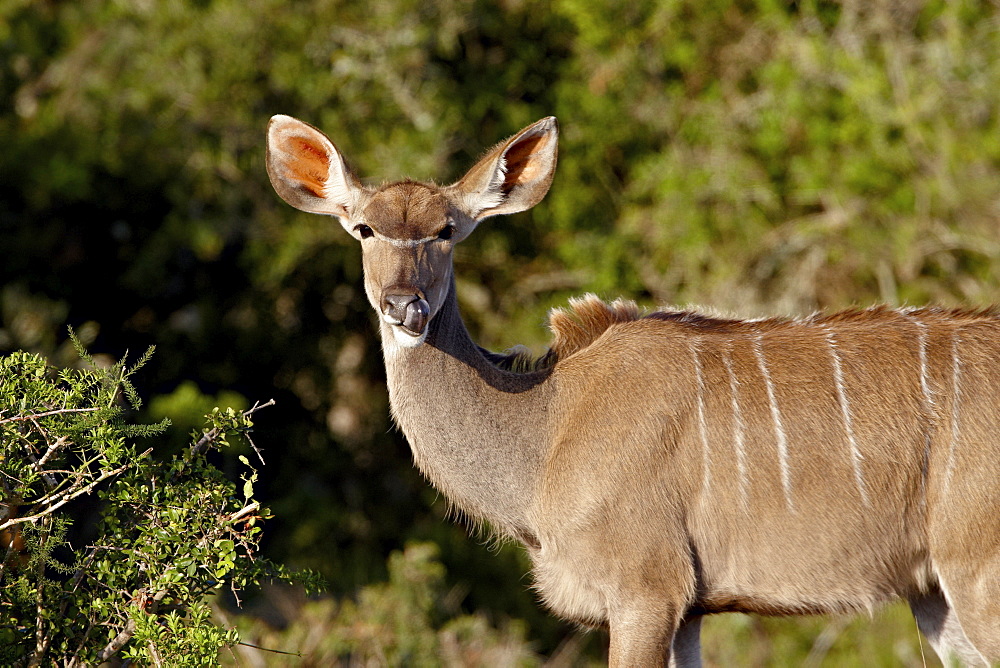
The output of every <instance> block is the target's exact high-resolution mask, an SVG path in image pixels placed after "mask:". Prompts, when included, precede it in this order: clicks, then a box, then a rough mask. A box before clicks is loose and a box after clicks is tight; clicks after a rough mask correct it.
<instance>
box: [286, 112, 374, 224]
mask: <svg viewBox="0 0 1000 668" xmlns="http://www.w3.org/2000/svg"><path fill="white" fill-rule="evenodd" d="M267 175H268V176H269V177H271V185H273V186H274V190H275V191H276V192H277V193H278V195H279V196H281V199H283V200H285V201H286V202H288V203H289V204H291V205H292V206H294V207H295V208H296V209H301V210H303V211H308V212H310V213H325V214H331V215H334V216H338V217H340V218H341V222H342V223H344V222H346V219H348V218H350V216H351V213H352V211H353V209H354V205H355V203H356V202H357V199H358V196H359V195H360V193H361V192H362V191H363V190H364V188H363V186H362V185H361V183H360V182H359V181H358V179H357V177H355V176H354V174H353V173H352V172H351V170H350V169H349V168H348V167H347V163H346V162H344V159H343V158H342V157H341V155H340V152H339V151H338V150H337V147H336V146H334V145H333V142H332V141H330V140H329V138H327V136H326V135H325V134H323V133H322V132H320V131H319V130H317V129H316V128H314V127H313V126H311V125H309V124H308V123H303V122H302V121H300V120H297V119H295V118H292V117H291V116H281V115H278V116H273V117H272V118H271V122H270V123H268V126H267Z"/></svg>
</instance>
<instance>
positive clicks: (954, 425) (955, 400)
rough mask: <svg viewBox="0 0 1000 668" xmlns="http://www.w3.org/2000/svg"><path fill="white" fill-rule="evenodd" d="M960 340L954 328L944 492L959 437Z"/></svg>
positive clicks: (960, 395) (946, 489)
mask: <svg viewBox="0 0 1000 668" xmlns="http://www.w3.org/2000/svg"><path fill="white" fill-rule="evenodd" d="M961 342H962V337H961V335H960V334H959V332H958V331H957V330H956V331H955V333H954V334H952V336H951V444H950V445H949V448H948V468H946V469H945V472H944V489H945V493H946V494H947V492H948V484H949V483H950V482H951V473H952V469H954V467H955V448H956V447H957V445H958V441H959V439H960V438H961V424H960V422H959V412H960V409H961V403H962V393H961V387H960V381H961V379H962V360H961V359H960V358H959V356H958V344H959V343H961Z"/></svg>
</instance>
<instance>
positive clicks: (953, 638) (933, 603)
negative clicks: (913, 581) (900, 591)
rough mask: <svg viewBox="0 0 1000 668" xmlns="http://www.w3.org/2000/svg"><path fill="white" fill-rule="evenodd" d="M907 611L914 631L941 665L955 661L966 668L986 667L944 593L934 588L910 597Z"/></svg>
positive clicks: (985, 661) (986, 661) (987, 662)
mask: <svg viewBox="0 0 1000 668" xmlns="http://www.w3.org/2000/svg"><path fill="white" fill-rule="evenodd" d="M909 602H910V610H912V611H913V616H914V617H915V618H916V620H917V627H918V628H919V629H920V632H921V633H923V634H924V636H925V637H926V638H927V641H928V642H929V643H930V644H931V647H933V648H934V651H935V652H936V653H937V655H938V657H939V658H940V659H941V661H942V663H944V664H945V665H948V664H949V662H950V661H952V660H955V659H958V660H959V661H961V662H962V664H963V665H966V666H988V665H989V661H988V660H987V659H986V657H984V656H983V654H982V652H980V651H979V649H977V648H976V646H975V645H973V644H972V642H971V641H970V640H969V638H968V636H967V635H966V633H965V629H964V628H963V627H962V624H961V623H960V622H959V619H958V615H957V614H956V613H955V609H954V608H953V607H952V606H951V605H949V603H948V600H947V599H946V598H945V596H944V593H943V592H942V591H941V590H940V589H939V588H937V587H934V588H933V589H931V590H930V591H928V592H927V593H925V594H920V595H916V596H911V597H910V599H909Z"/></svg>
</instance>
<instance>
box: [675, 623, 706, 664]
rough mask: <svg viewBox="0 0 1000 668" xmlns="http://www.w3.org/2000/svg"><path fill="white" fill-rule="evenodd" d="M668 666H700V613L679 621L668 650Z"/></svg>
mask: <svg viewBox="0 0 1000 668" xmlns="http://www.w3.org/2000/svg"><path fill="white" fill-rule="evenodd" d="M669 666H670V668H701V615H695V616H694V617H685V618H684V619H683V621H681V625H680V627H678V629H677V633H675V634H674V642H673V643H672V645H671V651H670V664H669Z"/></svg>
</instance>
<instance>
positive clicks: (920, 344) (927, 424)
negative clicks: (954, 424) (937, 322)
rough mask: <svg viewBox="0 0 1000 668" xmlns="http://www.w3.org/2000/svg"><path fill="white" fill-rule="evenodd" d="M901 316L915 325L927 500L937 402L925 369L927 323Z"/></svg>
mask: <svg viewBox="0 0 1000 668" xmlns="http://www.w3.org/2000/svg"><path fill="white" fill-rule="evenodd" d="M903 317H905V318H906V319H907V320H909V321H910V322H912V323H913V324H914V325H916V326H917V361H918V362H919V364H920V391H921V393H922V395H923V401H922V403H923V406H922V407H921V408H923V413H924V424H923V431H924V458H923V461H922V462H921V466H920V484H921V488H922V491H923V494H922V497H921V501H922V502H924V503H925V502H926V501H927V471H928V467H929V466H930V461H931V428H932V425H933V424H934V422H935V420H936V416H937V404H936V403H935V401H934V394H933V393H932V392H931V385H930V372H929V371H928V369H927V329H928V328H927V323H925V322H921V321H920V320H917V319H916V318H914V317H913V316H912V315H910V314H909V313H903Z"/></svg>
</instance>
